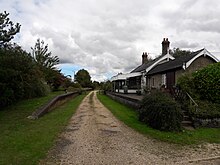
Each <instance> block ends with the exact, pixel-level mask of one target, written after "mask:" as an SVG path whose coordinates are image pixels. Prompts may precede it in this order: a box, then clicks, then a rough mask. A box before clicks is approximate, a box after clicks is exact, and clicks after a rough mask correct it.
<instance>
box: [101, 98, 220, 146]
mask: <svg viewBox="0 0 220 165" xmlns="http://www.w3.org/2000/svg"><path fill="white" fill-rule="evenodd" d="M98 98H99V100H100V101H101V102H102V103H103V104H104V105H105V106H106V107H107V108H108V109H109V110H110V111H111V112H112V113H113V114H114V115H115V116H116V117H117V118H118V119H119V120H121V121H122V122H124V123H125V124H126V125H128V126H129V127H131V128H133V129H134V130H136V131H138V132H140V133H142V134H145V135H149V136H151V137H153V138H155V139H158V140H162V141H167V142H170V143H177V144H183V145H184V144H198V143H203V142H210V143H220V129H214V128H201V129H196V130H194V131H183V132H181V133H173V132H162V131H158V130H155V129H152V128H150V127H148V126H147V125H145V124H144V123H141V122H140V121H138V117H137V113H136V112H135V110H133V109H131V108H129V107H127V106H125V105H122V104H120V103H118V102H116V101H114V100H112V99H110V98H109V97H108V96H106V95H98Z"/></svg>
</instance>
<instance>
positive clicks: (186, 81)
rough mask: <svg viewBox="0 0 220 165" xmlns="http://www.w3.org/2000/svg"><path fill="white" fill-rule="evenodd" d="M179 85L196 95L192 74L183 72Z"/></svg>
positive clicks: (178, 81)
mask: <svg viewBox="0 0 220 165" xmlns="http://www.w3.org/2000/svg"><path fill="white" fill-rule="evenodd" d="M177 84H178V86H180V88H181V89H182V90H183V91H185V92H188V93H189V94H190V95H191V96H193V97H194V96H195V90H194V89H195V87H194V86H195V85H194V82H193V77H192V74H183V75H182V76H181V77H179V79H178V80H177Z"/></svg>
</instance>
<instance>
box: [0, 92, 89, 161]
mask: <svg viewBox="0 0 220 165" xmlns="http://www.w3.org/2000/svg"><path fill="white" fill-rule="evenodd" d="M57 94H58V93H52V94H50V95H49V96H46V97H42V98H35V99H30V100H26V101H22V102H19V103H17V104H16V105H14V106H10V107H8V108H6V109H4V110H3V111H0V132H1V135H0V153H1V154H0V164H2V165H3V164H12V165H13V164H22V165H32V164H37V163H38V161H39V159H42V158H44V157H45V156H46V154H47V151H48V150H49V148H50V147H52V145H53V144H54V141H55V139H56V138H57V136H58V134H59V133H60V132H61V131H62V129H63V128H64V126H65V125H66V124H67V123H68V121H69V119H70V117H71V116H72V114H73V113H74V112H75V110H76V109H77V107H78V105H79V104H80V103H81V101H82V99H83V98H84V97H85V95H79V96H78V97H76V98H74V99H72V100H70V101H68V102H67V103H65V104H63V105H61V106H59V107H58V108H56V109H55V110H54V111H52V112H50V113H48V114H47V115H45V116H43V117H41V118H39V119H38V120H30V119H27V116H29V115H30V114H31V113H32V112H33V111H34V110H35V109H36V108H38V107H40V106H41V105H43V104H45V103H46V102H47V101H49V100H50V99H52V98H53V97H54V96H56V95H57Z"/></svg>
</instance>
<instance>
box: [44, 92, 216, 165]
mask: <svg viewBox="0 0 220 165" xmlns="http://www.w3.org/2000/svg"><path fill="white" fill-rule="evenodd" d="M210 158H212V159H210ZM43 164H48V165H54V164H63V165H71V164H72V165H99V164H100V165H101V164H105V165H108V164H109V165H114V164H119V165H129V164H138V165H139V164H140V165H142V164H143V165H144V164H154V165H155V164H201V165H205V164H213V165H220V145H219V144H203V145H199V146H196V147H195V146H194V147H191V148H190V147H182V146H179V145H174V144H168V143H165V142H160V141H157V140H154V139H152V138H149V137H147V136H144V135H141V134H139V133H138V132H136V131H134V130H132V129H131V128H129V127H127V126H126V125H125V124H123V123H122V122H120V121H119V120H117V119H116V118H115V117H114V116H113V115H112V114H111V112H110V111H109V110H108V109H106V108H105V107H104V106H103V105H102V104H101V103H100V101H99V100H98V99H97V97H96V92H91V93H90V94H89V95H87V96H86V97H85V99H84V100H83V101H82V103H81V104H80V106H79V107H78V109H77V111H76V113H75V114H74V115H73V117H72V118H71V120H70V122H69V125H68V126H67V127H66V128H65V130H64V132H63V133H62V134H61V135H60V137H59V140H58V141H57V143H56V144H55V146H54V147H53V148H52V149H51V150H50V151H49V152H48V156H47V158H46V159H45V160H42V161H40V165H43Z"/></svg>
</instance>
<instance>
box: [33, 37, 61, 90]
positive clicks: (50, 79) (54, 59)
mask: <svg viewBox="0 0 220 165" xmlns="http://www.w3.org/2000/svg"><path fill="white" fill-rule="evenodd" d="M31 49H32V56H33V58H34V60H35V62H36V64H37V66H38V67H39V69H40V70H41V71H42V72H43V74H44V77H45V80H46V82H47V84H49V85H50V87H51V88H52V89H57V88H58V87H59V85H60V84H61V82H60V80H61V79H62V78H61V77H62V75H61V73H60V71H59V70H57V69H56V68H55V65H57V64H59V58H58V56H52V53H51V52H49V50H48V45H45V44H44V41H43V40H40V39H37V42H36V43H35V46H34V48H31ZM57 80H59V83H58V81H57Z"/></svg>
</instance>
